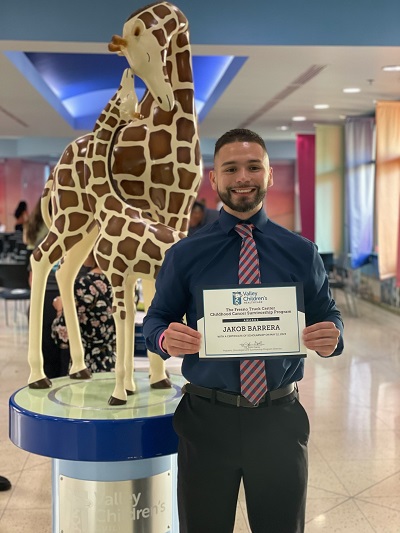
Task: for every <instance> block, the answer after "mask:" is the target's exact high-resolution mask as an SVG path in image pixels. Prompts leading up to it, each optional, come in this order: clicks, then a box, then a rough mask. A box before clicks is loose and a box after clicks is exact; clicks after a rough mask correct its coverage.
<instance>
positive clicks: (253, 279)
mask: <svg viewBox="0 0 400 533" xmlns="http://www.w3.org/2000/svg"><path fill="white" fill-rule="evenodd" d="M253 228H254V225H253V224H243V223H239V224H237V225H236V226H235V231H237V233H239V235H240V236H241V237H242V246H241V249H240V256H239V283H240V284H242V283H261V281H260V265H259V261H258V253H257V247H256V243H255V242H254V238H253ZM240 392H241V394H242V396H244V397H245V398H247V400H249V402H251V403H252V404H257V402H259V401H260V400H261V398H262V397H263V396H264V394H265V393H266V392H267V378H266V374H265V362H264V360H263V359H243V360H241V361H240Z"/></svg>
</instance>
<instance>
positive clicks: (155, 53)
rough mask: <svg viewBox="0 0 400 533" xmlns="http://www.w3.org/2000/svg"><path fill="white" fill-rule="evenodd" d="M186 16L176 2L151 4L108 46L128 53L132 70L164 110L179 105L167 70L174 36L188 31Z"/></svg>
mask: <svg viewBox="0 0 400 533" xmlns="http://www.w3.org/2000/svg"><path fill="white" fill-rule="evenodd" d="M187 28H188V22H187V19H186V17H185V16H184V15H183V14H182V13H181V12H180V11H179V10H178V9H177V8H176V7H175V6H173V5H172V4H169V3H168V2H161V3H156V4H151V5H149V6H146V7H144V8H141V9H140V10H138V11H136V12H135V13H133V14H132V15H131V16H130V17H129V19H128V20H127V21H126V23H125V24H124V28H123V34H122V37H119V36H117V35H114V36H113V38H112V41H111V43H110V44H109V45H108V49H109V50H110V51H111V52H117V53H118V54H119V55H124V56H125V57H126V59H127V61H128V63H129V65H130V67H131V68H132V70H133V71H134V72H135V74H137V75H138V76H139V77H140V78H142V80H143V81H144V82H145V84H146V86H147V88H148V89H149V91H150V93H151V94H152V96H153V98H154V100H155V101H156V102H158V104H159V106H160V107H161V109H163V110H164V111H171V110H172V109H173V107H174V105H175V101H174V95H173V91H172V86H171V81H170V79H169V76H168V72H167V57H168V55H169V53H171V50H170V47H171V45H173V44H174V41H172V42H171V40H172V37H173V36H174V35H176V34H177V33H180V32H183V31H186V30H187Z"/></svg>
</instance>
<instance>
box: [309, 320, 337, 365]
mask: <svg viewBox="0 0 400 533" xmlns="http://www.w3.org/2000/svg"><path fill="white" fill-rule="evenodd" d="M339 336H340V331H339V330H338V328H337V327H336V326H335V324H334V323H333V322H318V323H317V324H313V325H312V326H308V327H307V328H304V330H303V342H304V345H305V346H306V348H308V349H309V350H315V351H316V352H318V353H319V355H322V356H323V357H327V356H328V355H331V354H333V352H334V351H335V349H336V346H337V345H338V341H339Z"/></svg>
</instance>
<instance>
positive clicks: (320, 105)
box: [314, 104, 329, 109]
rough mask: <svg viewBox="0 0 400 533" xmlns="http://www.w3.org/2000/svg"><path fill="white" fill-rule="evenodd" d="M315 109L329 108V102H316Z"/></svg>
mask: <svg viewBox="0 0 400 533" xmlns="http://www.w3.org/2000/svg"><path fill="white" fill-rule="evenodd" d="M314 109H329V105H328V104H315V106H314Z"/></svg>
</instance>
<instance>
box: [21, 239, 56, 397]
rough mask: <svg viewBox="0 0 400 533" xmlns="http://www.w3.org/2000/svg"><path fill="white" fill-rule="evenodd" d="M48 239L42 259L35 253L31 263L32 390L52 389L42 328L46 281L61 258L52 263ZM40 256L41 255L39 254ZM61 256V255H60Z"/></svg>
mask: <svg viewBox="0 0 400 533" xmlns="http://www.w3.org/2000/svg"><path fill="white" fill-rule="evenodd" d="M47 241H48V237H46V239H45V240H44V241H43V243H42V246H44V248H41V247H40V251H41V252H42V253H41V255H40V259H35V252H36V250H35V252H33V254H32V255H31V259H30V263H31V270H32V286H31V303H30V309H29V344H28V363H29V366H30V369H31V372H30V375H29V378H28V385H29V387H30V388H31V389H47V388H50V387H51V381H50V380H49V379H48V378H47V377H46V375H45V373H44V371H43V354H42V328H43V305H44V294H45V290H46V281H47V278H48V276H49V273H50V270H51V269H52V267H53V264H55V263H56V262H57V260H58V259H60V257H57V258H56V259H54V262H53V263H51V262H50V260H49V256H50V252H51V251H52V248H51V247H50V248H49V250H47V251H44V250H46V248H47V244H48V242H47ZM38 255H39V254H38ZM60 256H61V255H60Z"/></svg>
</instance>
